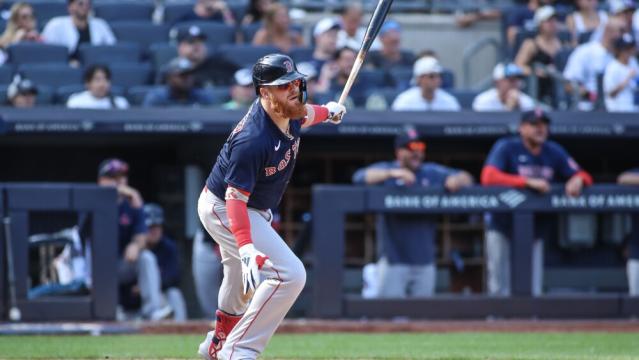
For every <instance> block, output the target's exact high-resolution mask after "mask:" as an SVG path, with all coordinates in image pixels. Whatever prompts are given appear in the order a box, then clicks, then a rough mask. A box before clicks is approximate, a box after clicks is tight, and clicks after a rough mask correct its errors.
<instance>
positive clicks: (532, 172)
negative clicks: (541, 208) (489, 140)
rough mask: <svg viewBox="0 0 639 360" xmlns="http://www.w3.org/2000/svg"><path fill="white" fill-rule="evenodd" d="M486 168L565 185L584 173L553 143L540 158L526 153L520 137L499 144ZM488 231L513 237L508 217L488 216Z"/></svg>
mask: <svg viewBox="0 0 639 360" xmlns="http://www.w3.org/2000/svg"><path fill="white" fill-rule="evenodd" d="M484 166H494V167H496V168H498V169H499V170H501V171H503V172H505V173H508V174H513V175H520V176H525V177H527V178H528V177H529V178H535V179H544V180H546V181H548V182H549V183H558V182H564V181H566V180H568V179H569V178H571V177H572V176H573V175H575V174H576V173H577V172H579V171H580V170H581V168H580V167H579V164H577V162H576V161H575V160H573V158H572V157H570V155H568V152H566V150H565V149H564V148H563V147H562V146H561V145H559V144H558V143H556V142H554V141H550V140H548V141H546V142H545V143H544V144H543V145H542V147H541V152H540V153H539V154H538V155H534V154H532V153H530V151H528V149H526V147H525V146H524V143H523V142H522V140H521V137H519V136H512V137H505V138H501V139H499V140H497V142H496V143H495V145H493V148H492V149H491V150H490V153H489V154H488V158H487V159H486V163H485V164H484ZM486 221H487V225H488V228H490V229H494V230H499V231H501V232H503V233H504V234H507V235H508V234H510V231H511V226H512V224H511V221H510V217H509V215H504V214H487V216H486Z"/></svg>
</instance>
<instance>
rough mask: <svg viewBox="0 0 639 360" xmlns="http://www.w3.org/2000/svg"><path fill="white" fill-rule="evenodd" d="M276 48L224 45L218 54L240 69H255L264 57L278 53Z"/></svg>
mask: <svg viewBox="0 0 639 360" xmlns="http://www.w3.org/2000/svg"><path fill="white" fill-rule="evenodd" d="M278 51H279V50H278V49H277V48H276V47H274V46H254V45H222V46H220V48H219V49H218V52H219V53H220V54H221V55H222V56H223V57H224V58H225V59H226V60H228V61H231V62H233V63H235V64H236V65H238V66H239V67H248V68H251V67H253V64H255V62H256V61H257V59H259V58H261V57H262V56H264V55H268V54H272V53H275V52H278Z"/></svg>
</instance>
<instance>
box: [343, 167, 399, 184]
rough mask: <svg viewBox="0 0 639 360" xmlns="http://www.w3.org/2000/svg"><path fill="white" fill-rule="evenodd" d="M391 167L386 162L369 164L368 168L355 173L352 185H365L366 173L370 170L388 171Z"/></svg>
mask: <svg viewBox="0 0 639 360" xmlns="http://www.w3.org/2000/svg"><path fill="white" fill-rule="evenodd" d="M390 168H391V166H390V164H389V163H387V162H378V163H374V164H371V165H369V166H366V167H363V168H361V169H358V170H357V171H355V174H353V179H352V180H353V184H355V185H366V171H368V170H370V169H390Z"/></svg>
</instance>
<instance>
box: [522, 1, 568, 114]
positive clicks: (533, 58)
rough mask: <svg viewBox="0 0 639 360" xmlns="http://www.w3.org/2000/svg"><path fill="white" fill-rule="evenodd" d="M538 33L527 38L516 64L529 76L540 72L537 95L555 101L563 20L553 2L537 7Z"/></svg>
mask: <svg viewBox="0 0 639 360" xmlns="http://www.w3.org/2000/svg"><path fill="white" fill-rule="evenodd" d="M534 22H535V26H536V27H537V30H538V31H537V35H536V36H535V37H534V38H532V39H526V40H524V43H523V44H522V45H521V48H520V49H519V52H518V53H517V57H516V58H515V64H517V66H519V67H520V68H521V69H522V70H523V72H524V75H525V76H531V75H532V76H536V77H537V79H538V83H537V93H536V94H534V95H535V97H536V98H537V99H538V100H539V101H542V102H544V103H546V104H553V105H554V104H555V102H556V97H555V81H554V79H553V78H552V75H553V74H554V73H556V71H557V69H556V67H555V57H556V55H557V53H558V52H559V50H561V40H559V36H557V33H558V30H559V27H558V26H559V24H558V22H557V14H556V13H555V9H554V8H553V7H552V6H548V5H547V6H542V7H540V8H538V9H537V11H536V12H535V17H534Z"/></svg>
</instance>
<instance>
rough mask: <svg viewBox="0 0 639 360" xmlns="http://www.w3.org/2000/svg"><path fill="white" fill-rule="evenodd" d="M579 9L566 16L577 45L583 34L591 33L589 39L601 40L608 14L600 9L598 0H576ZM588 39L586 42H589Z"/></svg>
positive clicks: (574, 42)
mask: <svg viewBox="0 0 639 360" xmlns="http://www.w3.org/2000/svg"><path fill="white" fill-rule="evenodd" d="M575 5H576V6H577V9H576V10H575V11H573V12H572V13H571V14H570V15H568V17H567V18H566V26H567V27H568V30H569V31H570V33H571V34H572V39H573V44H575V45H577V44H578V43H579V39H580V37H582V36H586V35H587V34H591V35H590V37H589V39H588V41H599V40H601V37H602V36H603V32H604V28H605V26H606V22H608V14H607V13H606V12H605V11H603V10H599V1H598V0H576V1H575ZM588 41H586V42H588Z"/></svg>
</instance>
